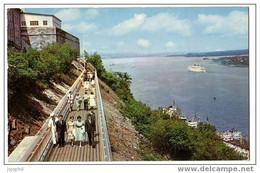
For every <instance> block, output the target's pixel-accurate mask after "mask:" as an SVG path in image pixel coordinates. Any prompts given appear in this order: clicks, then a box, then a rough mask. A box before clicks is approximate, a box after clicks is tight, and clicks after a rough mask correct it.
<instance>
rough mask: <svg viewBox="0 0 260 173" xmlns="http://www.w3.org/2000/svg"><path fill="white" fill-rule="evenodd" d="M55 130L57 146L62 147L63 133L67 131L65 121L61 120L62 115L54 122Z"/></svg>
mask: <svg viewBox="0 0 260 173" xmlns="http://www.w3.org/2000/svg"><path fill="white" fill-rule="evenodd" d="M56 130H57V136H58V143H59V147H64V144H65V133H66V131H67V126H66V122H65V121H64V120H63V116H62V115H60V116H59V120H58V121H57V122H56Z"/></svg>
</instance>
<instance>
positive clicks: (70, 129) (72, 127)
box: [48, 71, 96, 147]
mask: <svg viewBox="0 0 260 173" xmlns="http://www.w3.org/2000/svg"><path fill="white" fill-rule="evenodd" d="M82 86H83V87H84V95H83V96H82V97H81V96H80V94H79V92H78V93H77V94H76V97H75V101H76V106H77V111H80V107H81V104H82V102H83V104H84V110H92V111H91V112H89V113H87V118H86V120H85V121H84V120H82V117H81V116H77V120H76V121H74V116H70V118H69V121H68V122H67V123H66V122H65V121H64V120H63V116H62V115H59V116H58V117H57V116H55V115H54V114H51V118H50V120H49V124H48V126H49V128H51V132H52V140H53V144H54V147H55V146H56V145H57V144H59V147H63V146H64V144H65V134H67V140H68V141H70V142H71V146H73V145H74V142H79V146H80V147H81V146H82V142H84V141H85V140H86V134H87V136H88V141H89V145H93V143H94V132H95V131H96V121H95V113H94V111H93V109H95V108H96V100H95V94H96V93H95V72H90V71H88V72H87V73H85V75H84V76H83V81H82ZM67 103H68V104H69V105H70V111H72V110H73V104H74V95H73V94H72V92H71V91H69V93H68V95H67Z"/></svg>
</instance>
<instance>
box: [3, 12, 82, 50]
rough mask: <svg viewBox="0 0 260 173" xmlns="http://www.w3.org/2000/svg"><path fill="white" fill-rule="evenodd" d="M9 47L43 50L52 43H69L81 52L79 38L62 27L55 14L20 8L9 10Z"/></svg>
mask: <svg viewBox="0 0 260 173" xmlns="http://www.w3.org/2000/svg"><path fill="white" fill-rule="evenodd" d="M7 18H8V23H7V36H8V47H13V48H15V49H17V50H25V51H26V50H28V48H30V47H31V48H35V49H38V50H41V49H42V48H44V47H46V46H47V45H48V44H51V43H69V44H70V45H71V47H72V48H75V49H77V50H78V53H79V52H80V42H79V39H78V38H77V37H75V36H73V35H72V34H70V33H68V32H66V31H64V30H62V29H61V20H60V19H59V18H57V17H56V16H54V15H50V14H39V13H27V12H25V11H24V10H22V9H19V8H9V9H8V10H7Z"/></svg>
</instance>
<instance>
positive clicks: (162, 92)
mask: <svg viewBox="0 0 260 173" xmlns="http://www.w3.org/2000/svg"><path fill="white" fill-rule="evenodd" d="M212 58H214V57H210V59H212ZM210 59H209V60H203V58H201V57H200V58H198V57H189V58H187V57H133V58H106V59H103V63H104V66H105V68H106V69H107V70H108V71H120V72H127V73H129V74H130V75H131V77H132V85H131V90H132V92H133V94H134V96H135V98H136V99H137V100H140V101H142V102H144V103H146V104H148V105H149V106H151V107H152V108H154V109H157V108H158V107H168V106H169V105H171V104H172V101H173V100H174V101H175V103H176V106H177V107H180V108H181V110H182V113H183V114H184V115H186V116H187V117H188V118H191V117H192V116H194V115H195V114H196V116H197V117H200V118H201V120H202V121H206V119H207V117H208V119H209V122H210V123H211V124H213V125H215V126H216V128H217V130H218V131H225V130H228V129H230V130H231V129H232V128H235V129H236V130H239V131H241V132H242V134H243V135H246V136H247V135H248V129H249V123H248V121H249V110H248V108H249V105H248V100H249V92H248V83H249V82H248V67H230V66H224V65H220V64H216V63H214V62H212V61H211V60H210ZM193 64H199V65H203V66H204V67H205V68H206V70H207V72H206V73H195V72H189V71H188V70H187V68H188V67H189V66H190V65H193ZM214 97H215V98H216V99H214Z"/></svg>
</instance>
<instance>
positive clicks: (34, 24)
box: [30, 21, 39, 26]
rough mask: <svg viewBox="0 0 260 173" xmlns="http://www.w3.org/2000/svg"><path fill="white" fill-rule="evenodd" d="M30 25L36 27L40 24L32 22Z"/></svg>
mask: <svg viewBox="0 0 260 173" xmlns="http://www.w3.org/2000/svg"><path fill="white" fill-rule="evenodd" d="M30 25H31V26H36V25H39V22H38V21H30Z"/></svg>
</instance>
